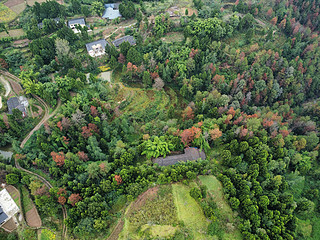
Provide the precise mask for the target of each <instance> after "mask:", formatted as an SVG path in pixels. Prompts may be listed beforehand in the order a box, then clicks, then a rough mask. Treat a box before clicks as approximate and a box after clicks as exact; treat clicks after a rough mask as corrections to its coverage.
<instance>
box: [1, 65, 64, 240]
mask: <svg viewBox="0 0 320 240" xmlns="http://www.w3.org/2000/svg"><path fill="white" fill-rule="evenodd" d="M0 74H3V75H6V76H7V77H9V78H11V79H12V80H14V81H16V82H21V80H20V79H19V78H18V77H16V76H14V75H12V74H11V73H9V72H5V71H2V70H0ZM32 96H33V97H34V98H35V99H37V100H38V101H39V103H40V104H41V105H42V106H43V107H44V109H45V113H44V116H43V118H42V119H41V121H40V122H39V123H38V124H37V126H35V127H34V128H33V129H32V130H31V132H30V133H29V134H28V135H27V136H26V137H25V138H24V139H23V141H22V142H21V144H20V148H24V146H25V144H26V143H27V141H28V140H29V139H30V137H31V136H32V134H33V133H34V132H35V131H37V130H39V129H40V127H41V126H42V125H43V124H44V123H45V122H46V121H48V120H49V119H50V118H51V117H52V116H54V115H55V114H56V112H57V111H58V109H59V108H60V106H61V100H60V99H58V104H57V107H56V109H55V110H54V111H53V112H52V113H51V114H50V112H49V106H48V105H47V104H46V102H45V101H44V100H43V99H41V98H40V97H38V96H36V95H32ZM15 166H16V168H18V169H20V170H22V171H24V172H26V173H28V174H31V175H33V176H36V177H37V178H38V179H39V180H40V181H41V182H43V183H44V184H45V185H46V186H47V187H48V188H49V189H51V188H53V186H52V185H51V183H50V182H49V181H47V180H46V179H45V178H44V177H42V176H40V175H39V174H37V173H34V172H31V171H29V170H27V169H24V168H23V167H21V166H20V164H19V163H18V161H17V160H16V159H15ZM61 207H62V214H63V229H62V239H66V236H67V227H66V224H65V220H66V218H67V216H68V215H67V209H66V207H65V206H64V205H61Z"/></svg>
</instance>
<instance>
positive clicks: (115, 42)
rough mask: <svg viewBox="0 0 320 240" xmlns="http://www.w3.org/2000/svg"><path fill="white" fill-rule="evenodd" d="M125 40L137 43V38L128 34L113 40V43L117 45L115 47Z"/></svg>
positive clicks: (132, 43)
mask: <svg viewBox="0 0 320 240" xmlns="http://www.w3.org/2000/svg"><path fill="white" fill-rule="evenodd" d="M123 42H129V43H130V44H131V45H134V44H136V40H135V39H134V37H132V36H130V35H128V36H124V37H121V38H118V39H116V40H114V41H113V42H112V44H113V45H114V46H115V47H119V46H120V44H121V43H123Z"/></svg>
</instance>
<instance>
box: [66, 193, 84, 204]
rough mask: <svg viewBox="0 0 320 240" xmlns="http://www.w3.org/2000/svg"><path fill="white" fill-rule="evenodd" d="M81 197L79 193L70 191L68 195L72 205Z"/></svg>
mask: <svg viewBox="0 0 320 240" xmlns="http://www.w3.org/2000/svg"><path fill="white" fill-rule="evenodd" d="M81 199H82V198H81V197H80V194H79V193H72V194H71V195H70V197H69V202H70V204H71V205H72V206H73V207H74V206H75V205H76V203H77V202H79V201H80V200H81Z"/></svg>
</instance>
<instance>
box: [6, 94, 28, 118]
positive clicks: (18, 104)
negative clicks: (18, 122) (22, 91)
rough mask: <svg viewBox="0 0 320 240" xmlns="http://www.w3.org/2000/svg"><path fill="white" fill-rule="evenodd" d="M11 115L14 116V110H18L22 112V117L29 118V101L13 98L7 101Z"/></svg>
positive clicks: (23, 98)
mask: <svg viewBox="0 0 320 240" xmlns="http://www.w3.org/2000/svg"><path fill="white" fill-rule="evenodd" d="M7 105H8V110H9V114H12V110H13V109H18V110H20V112H22V116H23V117H26V116H27V110H26V109H27V107H28V105H29V103H28V100H27V99H26V98H25V97H23V96H20V97H12V98H10V99H9V100H8V101H7Z"/></svg>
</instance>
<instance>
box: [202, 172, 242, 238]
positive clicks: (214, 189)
mask: <svg viewBox="0 0 320 240" xmlns="http://www.w3.org/2000/svg"><path fill="white" fill-rule="evenodd" d="M198 178H199V180H200V181H201V183H202V184H203V185H205V186H207V188H208V192H209V193H210V195H211V197H212V198H213V200H214V201H215V203H216V204H217V206H218V212H217V217H218V220H219V222H220V225H221V228H222V229H224V230H225V231H224V233H222V236H223V239H242V236H241V233H240V231H239V230H238V228H237V224H236V220H235V218H234V213H233V212H232V209H231V207H230V206H229V204H228V203H227V202H226V200H225V199H224V195H223V191H222V190H223V187H222V185H221V183H220V182H219V181H218V180H217V179H216V177H214V176H212V175H210V176H199V177H198Z"/></svg>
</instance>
